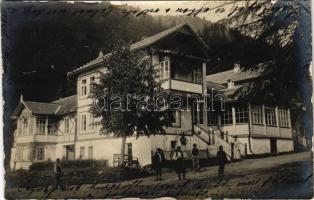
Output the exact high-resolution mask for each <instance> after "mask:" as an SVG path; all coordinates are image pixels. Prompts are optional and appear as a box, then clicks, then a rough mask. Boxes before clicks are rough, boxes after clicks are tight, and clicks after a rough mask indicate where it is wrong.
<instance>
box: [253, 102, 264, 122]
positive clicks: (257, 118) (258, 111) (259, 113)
mask: <svg viewBox="0 0 314 200" xmlns="http://www.w3.org/2000/svg"><path fill="white" fill-rule="evenodd" d="M251 117H252V124H264V122H263V107H262V106H251Z"/></svg>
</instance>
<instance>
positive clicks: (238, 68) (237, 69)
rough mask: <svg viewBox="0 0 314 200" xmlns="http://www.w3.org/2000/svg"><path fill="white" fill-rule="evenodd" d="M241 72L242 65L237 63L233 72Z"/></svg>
mask: <svg viewBox="0 0 314 200" xmlns="http://www.w3.org/2000/svg"><path fill="white" fill-rule="evenodd" d="M239 71H240V64H238V63H236V64H234V66H233V72H234V73H238V72H239Z"/></svg>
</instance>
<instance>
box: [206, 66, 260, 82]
mask: <svg viewBox="0 0 314 200" xmlns="http://www.w3.org/2000/svg"><path fill="white" fill-rule="evenodd" d="M262 72H263V70H240V71H238V72H235V71H234V70H233V69H231V70H228V71H224V72H220V73H216V74H211V75H208V76H206V81H208V82H213V83H218V84H225V83H227V81H228V80H233V81H234V82H237V81H245V80H250V79H254V78H258V77H260V76H261V75H262Z"/></svg>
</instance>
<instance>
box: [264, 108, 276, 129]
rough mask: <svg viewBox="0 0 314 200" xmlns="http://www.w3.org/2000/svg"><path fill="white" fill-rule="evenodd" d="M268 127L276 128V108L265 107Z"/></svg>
mask: <svg viewBox="0 0 314 200" xmlns="http://www.w3.org/2000/svg"><path fill="white" fill-rule="evenodd" d="M265 117H266V125H271V126H276V125H277V122H276V111H275V108H271V107H265Z"/></svg>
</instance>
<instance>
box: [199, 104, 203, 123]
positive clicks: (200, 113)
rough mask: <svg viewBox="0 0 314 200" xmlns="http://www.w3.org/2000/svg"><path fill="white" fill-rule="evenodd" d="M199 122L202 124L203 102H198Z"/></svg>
mask: <svg viewBox="0 0 314 200" xmlns="http://www.w3.org/2000/svg"><path fill="white" fill-rule="evenodd" d="M199 109H200V111H199V123H200V124H204V103H200V104H199Z"/></svg>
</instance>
